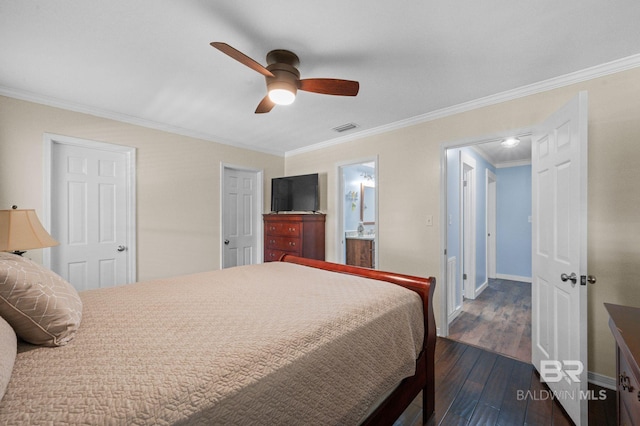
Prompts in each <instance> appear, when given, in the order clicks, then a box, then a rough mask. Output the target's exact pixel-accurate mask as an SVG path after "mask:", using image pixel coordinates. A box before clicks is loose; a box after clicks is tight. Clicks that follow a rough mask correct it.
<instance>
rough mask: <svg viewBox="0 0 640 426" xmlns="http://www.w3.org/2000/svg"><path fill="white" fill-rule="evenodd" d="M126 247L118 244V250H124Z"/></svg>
mask: <svg viewBox="0 0 640 426" xmlns="http://www.w3.org/2000/svg"><path fill="white" fill-rule="evenodd" d="M126 249H127V248H126V247H125V246H122V245H120V246H118V251H125V250H126Z"/></svg>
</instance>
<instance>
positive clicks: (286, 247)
mask: <svg viewBox="0 0 640 426" xmlns="http://www.w3.org/2000/svg"><path fill="white" fill-rule="evenodd" d="M325 217H326V216H325V215H324V214H265V215H263V219H264V261H265V262H272V261H274V260H278V259H280V256H282V255H283V254H285V253H288V254H293V255H295V256H301V257H306V258H309V259H319V260H324V224H325Z"/></svg>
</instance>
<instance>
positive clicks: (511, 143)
mask: <svg viewBox="0 0 640 426" xmlns="http://www.w3.org/2000/svg"><path fill="white" fill-rule="evenodd" d="M519 143H520V139H518V138H507V139H505V140H503V141H502V142H500V145H502V146H503V147H504V148H513V147H515V146H518V144H519Z"/></svg>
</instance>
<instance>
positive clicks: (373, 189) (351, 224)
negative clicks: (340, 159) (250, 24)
mask: <svg viewBox="0 0 640 426" xmlns="http://www.w3.org/2000/svg"><path fill="white" fill-rule="evenodd" d="M377 165H378V159H377V157H373V158H366V159H361V160H356V161H352V162H348V163H343V164H340V165H339V166H338V176H339V177H340V179H339V185H340V189H339V191H338V194H339V202H338V211H339V212H341V214H340V215H339V216H340V217H339V226H338V236H337V239H336V240H337V241H338V246H339V247H338V253H339V259H340V263H344V264H350V265H356V266H363V267H367V268H372V269H375V268H376V265H377V264H378V251H377V250H376V247H377V244H378V241H377V240H378V192H379V191H378V187H377V169H378V167H377Z"/></svg>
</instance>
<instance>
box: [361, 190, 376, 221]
mask: <svg viewBox="0 0 640 426" xmlns="http://www.w3.org/2000/svg"><path fill="white" fill-rule="evenodd" d="M360 221H361V222H362V223H364V224H365V225H374V224H375V223H376V188H375V187H374V186H370V185H367V184H366V183H362V184H360Z"/></svg>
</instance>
